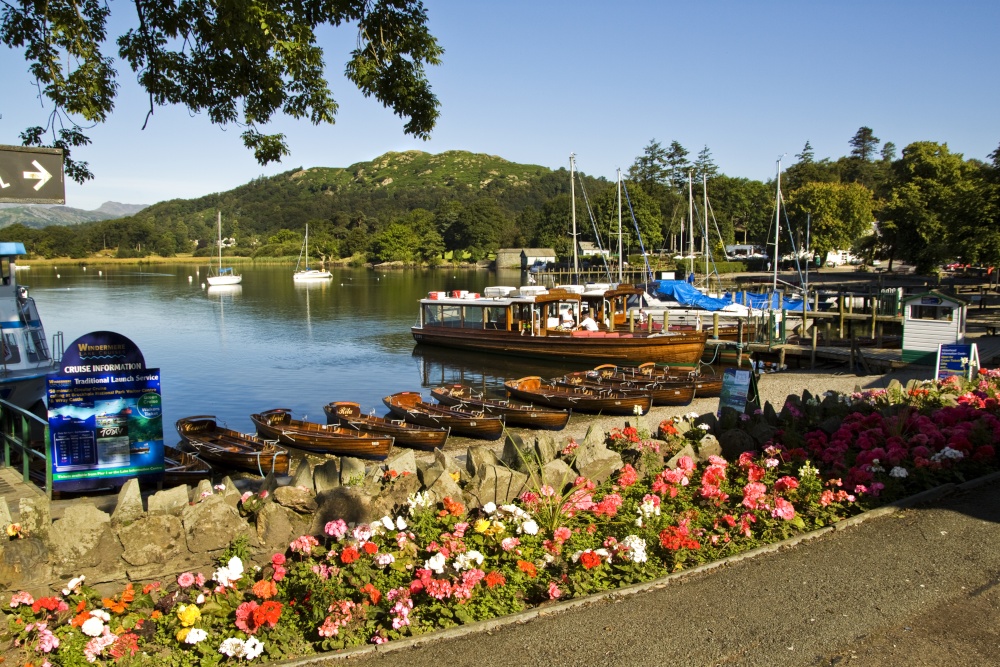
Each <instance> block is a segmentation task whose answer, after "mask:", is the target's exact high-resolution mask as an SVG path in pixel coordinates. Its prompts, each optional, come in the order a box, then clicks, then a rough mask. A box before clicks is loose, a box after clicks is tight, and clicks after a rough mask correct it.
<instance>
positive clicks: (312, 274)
mask: <svg viewBox="0 0 1000 667" xmlns="http://www.w3.org/2000/svg"><path fill="white" fill-rule="evenodd" d="M330 278H333V274H332V273H330V272H329V271H320V270H319V269H309V270H308V271H298V272H296V273H294V274H292V280H294V281H296V282H299V281H304V280H329V279H330Z"/></svg>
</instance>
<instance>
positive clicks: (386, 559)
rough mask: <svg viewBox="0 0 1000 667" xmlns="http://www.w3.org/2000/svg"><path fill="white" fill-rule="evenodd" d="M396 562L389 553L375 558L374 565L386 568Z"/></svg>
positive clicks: (380, 554)
mask: <svg viewBox="0 0 1000 667" xmlns="http://www.w3.org/2000/svg"><path fill="white" fill-rule="evenodd" d="M395 562H396V557H395V556H393V555H392V554H389V553H379V554H378V555H376V556H375V563H376V564H377V565H378V566H380V567H386V566H387V565H392V564H393V563H395Z"/></svg>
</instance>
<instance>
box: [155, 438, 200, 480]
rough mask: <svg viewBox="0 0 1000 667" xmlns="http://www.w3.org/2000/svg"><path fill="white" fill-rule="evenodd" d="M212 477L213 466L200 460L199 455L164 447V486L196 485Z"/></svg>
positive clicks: (168, 446)
mask: <svg viewBox="0 0 1000 667" xmlns="http://www.w3.org/2000/svg"><path fill="white" fill-rule="evenodd" d="M211 476H212V466H210V465H209V464H208V462H207V461H203V460H201V459H200V458H198V455H197V454H194V453H192V452H185V451H181V450H180V449H177V448H176V447H171V446H170V445H166V444H165V445H163V484H164V485H166V486H180V485H181V484H190V485H195V484H197V483H198V482H199V481H200V480H203V479H206V478H209V477H211Z"/></svg>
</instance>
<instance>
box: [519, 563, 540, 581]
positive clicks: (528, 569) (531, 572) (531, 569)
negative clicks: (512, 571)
mask: <svg viewBox="0 0 1000 667" xmlns="http://www.w3.org/2000/svg"><path fill="white" fill-rule="evenodd" d="M517 569H519V570H520V571H521V572H524V573H525V574H526V575H528V576H529V577H531V578H532V579H534V578H535V577H537V576H538V569H537V568H536V567H535V566H534V565H533V564H531V563H529V562H528V561H526V560H519V561H517Z"/></svg>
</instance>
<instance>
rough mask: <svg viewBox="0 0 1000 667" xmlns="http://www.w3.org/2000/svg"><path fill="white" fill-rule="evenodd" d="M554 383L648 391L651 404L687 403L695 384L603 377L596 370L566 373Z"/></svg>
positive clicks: (653, 379)
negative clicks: (651, 399) (651, 398)
mask: <svg viewBox="0 0 1000 667" xmlns="http://www.w3.org/2000/svg"><path fill="white" fill-rule="evenodd" d="M553 382H554V383H555V384H560V385H569V386H576V387H590V388H592V389H613V390H615V391H620V392H623V393H634V392H638V393H648V394H649V395H650V396H652V397H653V405H657V406H663V405H687V404H689V403H690V402H691V401H693V400H694V397H695V384H694V381H692V380H678V381H673V380H665V381H660V380H657V379H655V378H649V377H645V376H641V375H640V376H637V377H635V378H632V379H627V378H618V377H615V376H609V377H605V376H602V375H601V374H600V373H598V372H597V371H579V372H576V373H567V374H566V375H564V376H562V377H561V378H556V379H555V380H553Z"/></svg>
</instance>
